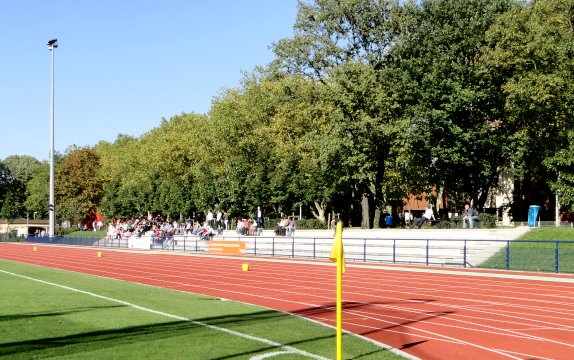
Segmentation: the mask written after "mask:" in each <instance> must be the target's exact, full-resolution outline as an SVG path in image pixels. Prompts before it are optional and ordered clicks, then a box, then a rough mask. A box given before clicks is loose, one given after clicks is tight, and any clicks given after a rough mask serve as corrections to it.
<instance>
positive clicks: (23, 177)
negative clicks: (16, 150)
mask: <svg viewBox="0 0 574 360" xmlns="http://www.w3.org/2000/svg"><path fill="white" fill-rule="evenodd" d="M3 163H4V165H5V166H6V169H7V171H8V172H9V173H10V176H9V178H10V180H9V182H8V183H9V185H7V188H8V190H7V193H6V196H5V197H4V204H3V205H2V209H5V210H3V211H2V214H4V215H5V216H10V219H15V218H18V217H22V216H24V215H25V214H24V213H25V207H24V202H25V201H26V184H27V183H28V181H29V180H30V178H31V177H32V172H33V169H34V168H35V166H36V164H38V160H36V159H35V158H34V157H32V156H27V155H24V156H19V155H11V156H8V157H7V158H6V159H4V161H3Z"/></svg>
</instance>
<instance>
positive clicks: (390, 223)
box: [385, 215, 393, 227]
mask: <svg viewBox="0 0 574 360" xmlns="http://www.w3.org/2000/svg"><path fill="white" fill-rule="evenodd" d="M385 224H386V225H387V227H393V217H392V215H387V216H386V217H385Z"/></svg>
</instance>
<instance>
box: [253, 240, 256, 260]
mask: <svg viewBox="0 0 574 360" xmlns="http://www.w3.org/2000/svg"><path fill="white" fill-rule="evenodd" d="M253 240H255V241H254V242H253V247H254V249H253V255H256V256H257V237H255V238H254V239H253Z"/></svg>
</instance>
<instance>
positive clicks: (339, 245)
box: [329, 221, 345, 360]
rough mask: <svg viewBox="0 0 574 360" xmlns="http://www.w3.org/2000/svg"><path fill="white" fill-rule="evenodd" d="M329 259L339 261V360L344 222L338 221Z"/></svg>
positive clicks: (339, 348)
mask: <svg viewBox="0 0 574 360" xmlns="http://www.w3.org/2000/svg"><path fill="white" fill-rule="evenodd" d="M329 260H331V261H336V262H337V360H341V359H342V357H343V273H344V272H345V253H344V251H343V222H341V221H339V222H338V223H337V230H336V231H335V243H334V244H333V249H332V250H331V256H329Z"/></svg>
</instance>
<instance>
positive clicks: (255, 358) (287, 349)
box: [0, 270, 328, 360]
mask: <svg viewBox="0 0 574 360" xmlns="http://www.w3.org/2000/svg"><path fill="white" fill-rule="evenodd" d="M0 272H2V273H4V274H8V275H13V276H17V277H20V278H23V279H27V280H32V281H36V282H39V283H42V284H46V285H52V286H55V287H59V288H62V289H66V290H70V291H75V292H77V293H80V294H84V295H89V296H93V297H95V298H99V299H103V300H107V301H112V302H115V303H118V304H122V305H126V306H129V307H132V308H134V309H137V310H141V311H146V312H149V313H152V314H156V315H160V316H165V317H168V318H172V319H176V320H181V321H188V322H190V323H192V324H194V325H198V326H202V327H206V328H208V329H212V330H216V331H221V332H224V333H228V334H230V335H233V336H237V337H240V338H243V339H247V340H251V341H257V342H260V343H263V344H266V345H270V346H273V347H277V348H283V349H285V351H280V352H271V353H267V354H262V355H256V356H253V357H252V358H251V359H253V360H259V359H266V358H269V357H273V356H276V355H280V354H288V353H290V354H298V355H302V356H306V357H308V358H311V359H319V360H328V359H327V358H325V357H322V356H319V355H315V354H311V353H308V352H306V351H303V350H299V349H297V348H294V347H292V346H289V345H284V344H280V343H277V342H275V341H272V340H269V339H264V338H260V337H256V336H252V335H247V334H243V333H240V332H237V331H234V330H229V329H225V328H220V327H217V326H213V325H209V324H206V323H203V322H201V321H195V320H191V319H188V318H185V317H182V316H178V315H173V314H168V313H166V312H163V311H157V310H153V309H148V308H145V307H143V306H139V305H136V304H132V303H129V302H127V301H123V300H120V299H114V298H111V297H108V296H103V295H99V294H96V293H92V292H89V291H84V290H80V289H76V288H73V287H69V286H66V285H62V284H56V283H53V282H49V281H45V280H41V279H36V278H33V277H29V276H25V275H20V274H16V273H13V272H9V271H5V270H0Z"/></svg>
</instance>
